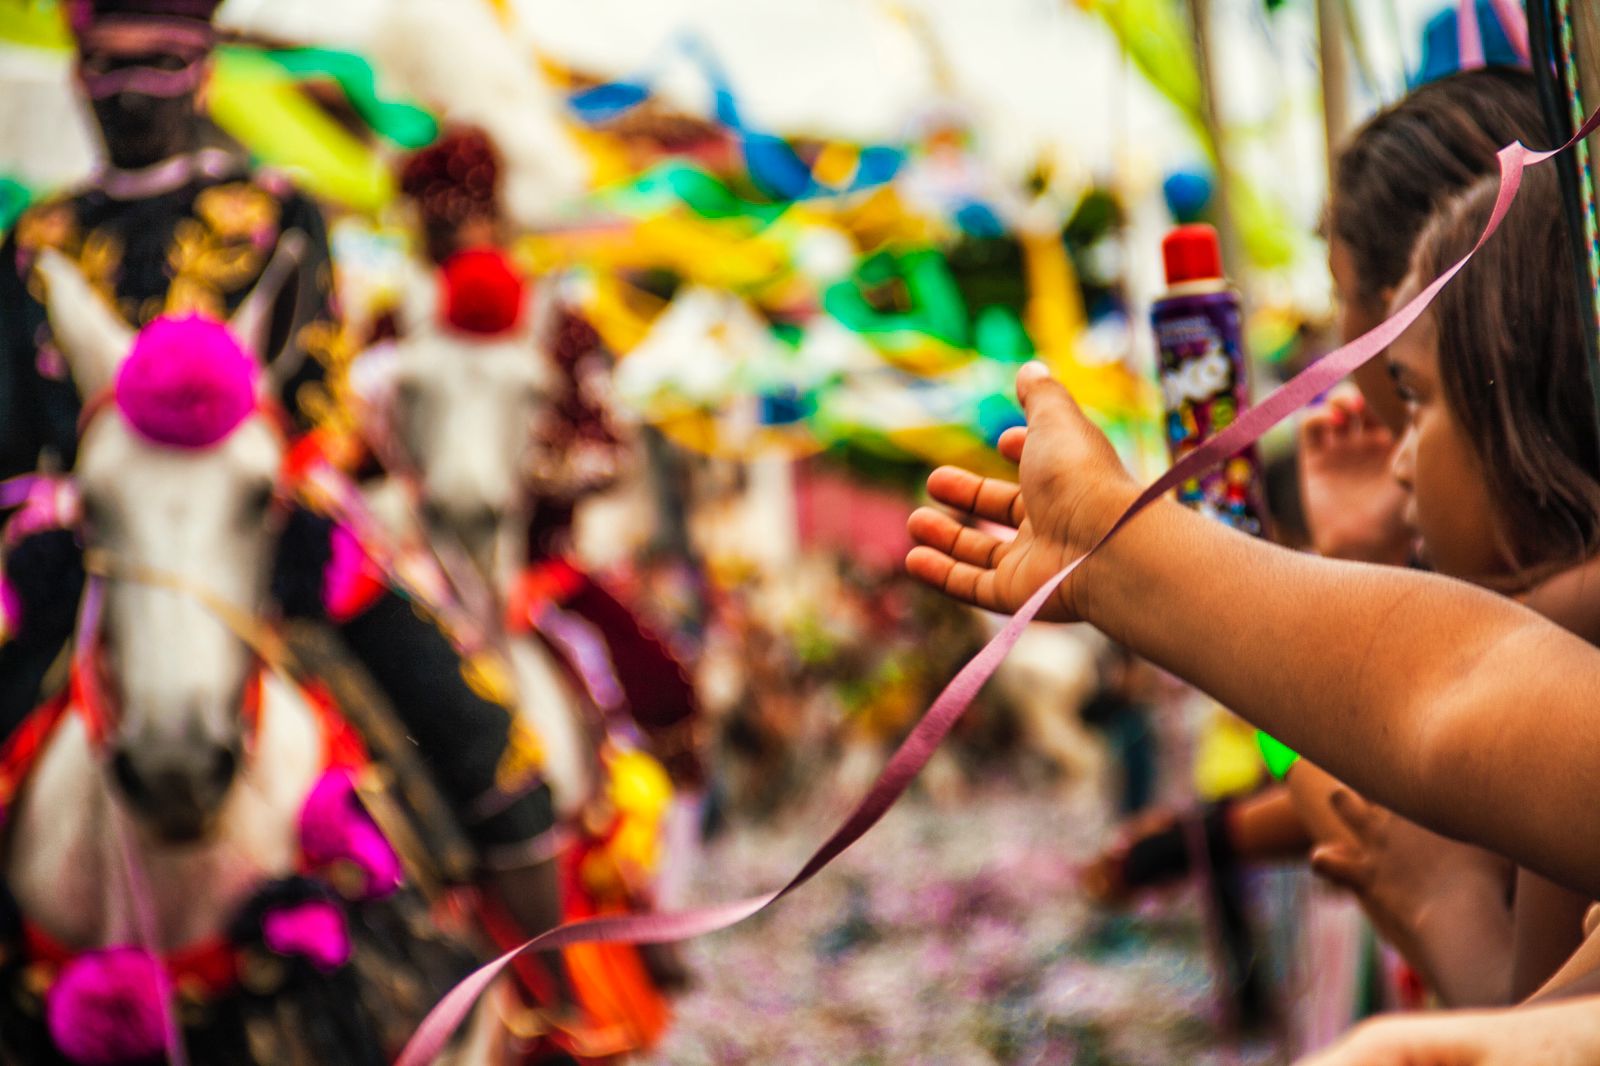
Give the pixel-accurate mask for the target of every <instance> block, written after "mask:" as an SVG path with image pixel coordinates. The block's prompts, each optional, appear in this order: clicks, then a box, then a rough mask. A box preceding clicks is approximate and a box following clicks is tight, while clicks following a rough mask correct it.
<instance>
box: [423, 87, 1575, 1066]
mask: <svg viewBox="0 0 1600 1066" xmlns="http://www.w3.org/2000/svg"><path fill="white" fill-rule="evenodd" d="M1597 127H1600V111H1596V112H1595V114H1593V115H1591V116H1590V117H1589V120H1588V121H1587V122H1585V123H1584V125H1583V128H1582V129H1581V130H1579V131H1578V133H1577V134H1576V135H1575V136H1574V137H1573V138H1572V140H1570V141H1568V142H1567V143H1566V144H1564V145H1562V146H1561V147H1560V148H1556V149H1553V150H1551V151H1546V152H1534V151H1530V150H1528V149H1527V148H1524V147H1523V146H1522V145H1521V144H1509V145H1507V146H1506V147H1504V148H1502V149H1501V150H1500V153H1499V162H1500V191H1499V195H1498V196H1497V197H1496V199H1495V204H1494V211H1493V213H1492V214H1491V215H1490V217H1489V222H1488V225H1486V226H1485V227H1484V230H1483V233H1482V234H1481V235H1480V236H1479V237H1478V241H1477V243H1476V244H1474V245H1473V246H1472V250H1471V251H1470V252H1468V253H1467V254H1466V255H1464V256H1462V257H1461V259H1460V260H1458V261H1457V262H1456V263H1455V264H1454V265H1453V266H1451V267H1450V269H1448V270H1446V271H1445V272H1444V273H1443V274H1441V275H1439V276H1438V277H1437V278H1435V279H1434V281H1433V283H1432V284H1430V285H1429V286H1428V287H1427V288H1425V289H1423V290H1422V291H1421V292H1419V293H1418V294H1417V295H1416V296H1414V297H1412V299H1411V300H1410V301H1409V302H1408V303H1407V304H1406V305H1405V306H1404V307H1402V308H1401V309H1400V310H1399V311H1397V312H1396V313H1395V314H1394V315H1392V316H1391V317H1389V318H1388V319H1387V320H1385V321H1384V322H1382V323H1380V324H1379V325H1378V326H1376V327H1375V328H1373V329H1372V330H1371V331H1370V332H1368V333H1366V334H1364V335H1363V336H1361V337H1358V338H1357V339H1356V340H1354V341H1351V342H1350V343H1349V344H1346V345H1344V346H1343V347H1341V348H1337V349H1335V350H1333V351H1332V352H1329V353H1328V354H1327V355H1325V356H1323V357H1322V358H1321V359H1319V360H1317V361H1316V362H1315V363H1313V364H1311V365H1310V366H1309V367H1307V368H1306V369H1305V370H1303V371H1301V372H1300V373H1299V374H1297V375H1295V377H1294V378H1292V379H1291V380H1289V381H1287V382H1285V383H1284V384H1283V385H1282V386H1280V387H1279V388H1278V389H1276V390H1275V391H1274V392H1273V393H1272V394H1271V395H1270V396H1268V397H1267V398H1266V399H1264V400H1262V401H1261V403H1259V404H1257V405H1255V406H1254V407H1251V408H1249V409H1248V410H1246V411H1244V412H1243V413H1242V414H1241V415H1240V416H1239V419H1238V420H1237V421H1236V422H1234V423H1233V424H1232V425H1230V426H1229V427H1228V428H1227V429H1225V430H1223V431H1222V432H1221V433H1219V434H1217V435H1216V436H1215V437H1213V438H1211V439H1210V440H1209V441H1207V442H1206V443H1205V444H1203V445H1202V446H1200V447H1199V448H1197V449H1196V450H1195V451H1193V452H1191V453H1190V454H1189V455H1187V456H1185V457H1184V458H1183V459H1181V460H1179V461H1178V462H1177V463H1175V464H1173V466H1172V467H1171V468H1170V469H1168V470H1167V472H1166V473H1165V474H1162V475H1161V476H1160V477H1159V478H1157V479H1156V480H1155V481H1154V482H1153V483H1151V484H1150V486H1149V487H1147V488H1146V489H1145V490H1144V491H1143V492H1141V493H1140V494H1139V497H1138V498H1137V499H1136V500H1134V501H1133V503H1132V504H1130V505H1129V507H1128V509H1127V510H1125V511H1124V512H1123V513H1122V515H1121V517H1119V518H1118V519H1117V520H1116V522H1115V523H1114V524H1113V525H1112V526H1111V528H1110V529H1109V530H1107V531H1106V533H1105V535H1104V536H1102V537H1101V538H1100V539H1099V540H1098V541H1097V542H1096V543H1095V544H1094V546H1093V547H1091V548H1090V549H1089V550H1088V551H1087V552H1085V553H1084V554H1083V555H1081V556H1079V557H1078V558H1077V559H1074V560H1073V561H1072V562H1071V563H1070V564H1068V566H1067V567H1066V568H1065V569H1063V570H1062V571H1061V572H1060V573H1058V574H1056V575H1055V576H1054V577H1052V578H1051V579H1050V580H1049V581H1046V582H1045V583H1044V584H1043V585H1042V586H1041V587H1040V588H1039V590H1038V591H1037V592H1035V593H1034V594H1033V595H1032V596H1030V597H1029V598H1028V601H1027V603H1025V604H1023V606H1022V609H1021V610H1019V611H1018V612H1017V613H1016V614H1015V615H1013V616H1012V617H1011V618H1010V619H1009V620H1008V621H1007V622H1006V624H1005V625H1004V626H1003V627H1002V628H1001V630H1000V631H999V632H998V633H996V634H995V636H994V638H993V639H992V640H990V641H989V643H988V644H986V645H984V647H983V649H982V650H980V651H979V652H978V654H977V655H975V656H974V657H973V658H972V660H971V661H970V662H968V663H967V664H966V665H965V666H964V667H962V668H961V671H960V673H958V674H956V676H955V678H954V679H952V680H951V682H950V684H949V685H947V686H946V687H945V689H944V691H943V692H941V693H940V694H939V696H938V698H937V699H935V700H934V701H933V705H932V706H931V707H929V708H928V711H927V713H926V714H925V715H924V716H923V717H922V719H921V721H919V722H918V723H917V725H916V727H915V728H914V729H913V730H912V731H911V734H910V735H909V736H908V737H906V739H905V741H904V742H903V743H902V744H901V745H900V747H899V749H898V750H896V751H895V753H894V755H893V756H892V757H891V758H890V759H889V764H888V765H887V766H886V767H885V768H884V770H883V773H882V774H881V775H880V776H879V777H878V780H877V781H876V782H874V783H873V785H872V787H871V788H870V789H869V790H868V791H867V794H866V796H865V797H864V798H863V799H862V800H861V802H860V804H859V805H858V806H857V807H856V808H855V810H854V811H852V812H851V813H850V816H849V817H848V818H847V819H846V820H845V822H844V824H843V825H841V826H840V827H839V828H838V829H837V830H835V831H834V833H833V835H832V836H830V837H828V839H827V840H826V841H825V842H824V843H823V844H822V846H821V847H820V848H818V849H817V850H816V852H815V853H814V854H813V855H812V856H811V858H810V859H809V860H808V861H807V862H806V864H805V866H804V867H802V868H801V870H800V872H799V873H797V874H795V875H794V877H793V878H791V879H790V880H789V882H788V884H786V885H784V886H783V887H782V888H780V889H778V890H777V891H775V892H769V893H766V894H765V895H760V896H753V897H750V898H748V899H742V900H734V901H732V902H729V903H719V904H712V905H710V906H705V907H696V908H692V909H689V910H684V911H678V912H657V913H653V914H629V915H618V916H611V917H604V918H590V919H586V920H584V921H578V922H572V923H569V924H567V925H562V926H558V927H557V928H555V929H552V930H550V931H549V932H546V933H542V934H540V935H539V936H536V937H534V938H533V939H531V940H529V941H527V942H526V943H524V944H523V945H522V946H521V947H518V948H514V949H513V950H511V951H508V952H506V953H505V954H504V955H501V956H500V957H499V958H497V959H495V960H494V961H492V962H489V963H487V964H486V965H484V966H482V967H480V968H479V969H478V970H477V971H475V972H474V973H473V974H471V975H470V976H469V977H467V978H466V980H464V981H462V982H461V983H460V984H459V985H457V986H456V987H455V988H453V989H451V990H450V992H449V993H448V994H447V995H446V996H445V997H444V999H442V1000H440V1001H439V1003H438V1004H437V1005H436V1006H435V1007H434V1008H433V1010H432V1011H430V1012H429V1013H428V1016H427V1017H426V1018H424V1019H423V1021H422V1024H421V1025H420V1026H419V1027H418V1029H417V1032H416V1034H415V1035H414V1036H413V1037H412V1038H411V1040H410V1042H409V1043H408V1044H407V1045H406V1047H405V1050H404V1051H402V1052H401V1054H400V1058H399V1059H398V1060H397V1061H396V1066H425V1064H426V1063H429V1062H432V1061H433V1059H434V1058H435V1057H436V1056H437V1055H438V1054H439V1052H440V1051H442V1050H443V1049H444V1046H445V1044H446V1043H447V1042H448V1041H449V1039H450V1035H451V1034H452V1033H453V1032H454V1031H455V1030H456V1028H457V1027H458V1026H459V1025H460V1024H461V1022H462V1021H464V1020H465V1019H466V1017H467V1015H468V1013H470V1012H471V1010H472V1006H473V1004H474V1003H475V1002H476V1001H477V999H478V997H479V996H481V995H482V994H483V992H484V991H485V989H487V988H488V987H489V985H490V984H491V983H492V982H493V981H494V979H495V978H496V977H498V976H499V975H500V972H501V971H502V970H504V969H505V968H506V966H507V965H509V964H510V962H511V961H512V960H513V959H514V958H516V957H517V956H518V955H520V954H522V953H523V952H524V951H533V950H537V951H550V950H554V949H557V948H565V947H570V946H572V945H574V944H584V943H618V942H624V943H634V944H657V943H664V942H668V941H675V940H687V939H689V938H691V937H697V936H702V935H704V934H706V933H713V932H716V931H718V930H722V929H726V928H728V927H729V926H732V925H736V924H738V923H739V922H742V921H744V920H745V919H746V918H749V917H750V916H751V915H753V914H756V913H757V912H759V911H762V910H765V909H766V908H767V907H769V906H771V905H772V904H773V903H775V902H777V901H778V900H780V899H782V898H783V897H784V896H787V895H788V894H789V893H791V892H793V891H795V890H796V889H797V888H799V887H800V886H801V885H804V884H805V883H806V882H807V881H809V880H811V879H812V878H813V877H815V876H816V875H817V873H818V872H820V871H821V870H822V868H823V867H825V866H827V865H828V864H829V863H830V862H832V861H833V860H834V859H835V858H837V857H838V856H839V855H840V854H842V853H843V852H844V851H845V849H847V848H849V847H850V846H851V845H852V844H854V843H855V842H856V841H857V840H859V839H861V837H862V836H863V835H864V834H865V833H866V832H867V831H868V830H869V829H871V828H872V827H873V826H874V825H876V824H877V822H878V820H879V819H880V818H882V817H883V815H884V814H885V813H886V812H887V811H888V810H889V808H890V807H891V806H893V805H894V803H895V802H896V801H897V800H899V798H900V797H901V796H902V795H903V794H904V793H905V791H906V789H907V788H908V787H909V786H910V784H911V782H912V780H913V779H914V778H915V777H916V776H917V774H918V773H919V772H920V771H921V770H922V768H923V766H925V765H926V764H927V762H928V760H929V759H930V758H931V757H932V756H933V753H934V751H935V750H936V749H937V748H938V746H939V744H940V743H941V742H942V741H943V740H944V738H945V736H946V735H947V734H948V733H949V732H950V730H951V728H952V727H953V726H954V725H955V723H956V721H957V720H958V719H959V718H960V717H961V715H962V713H963V712H965V711H966V709H967V707H968V705H970V704H971V702H972V700H973V698H974V697H976V696H977V694H978V690H979V689H981V688H982V687H983V685H984V683H985V682H987V681H988V680H989V678H990V676H991V675H993V674H994V672H995V670H996V669H997V668H998V667H999V665H1000V663H1001V661H1002V660H1004V659H1005V657H1006V655H1007V654H1008V653H1010V651H1011V649H1012V647H1013V646H1014V645H1015V644H1016V642H1017V640H1018V639H1019V638H1020V637H1021V636H1022V632H1023V630H1024V629H1025V628H1026V627H1027V625H1028V623H1029V622H1031V621H1033V619H1034V618H1035V617H1036V616H1037V615H1038V613H1039V611H1040V610H1041V609H1043V607H1044V605H1045V603H1046V602H1047V601H1048V600H1049V599H1050V597H1051V596H1052V595H1054V594H1055V591H1056V589H1058V588H1060V587H1061V583H1062V582H1063V581H1065V580H1066V579H1067V578H1068V577H1069V576H1071V574H1072V572H1073V571H1074V570H1076V569H1077V568H1078V567H1079V566H1081V565H1083V562H1084V560H1086V559H1088V558H1089V557H1090V556H1092V555H1093V554H1094V553H1095V552H1097V551H1099V550H1100V548H1101V547H1102V546H1103V545H1104V544H1105V543H1106V541H1108V540H1110V539H1111V538H1112V537H1114V536H1116V535H1117V533H1119V532H1120V531H1121V530H1122V529H1123V527H1125V526H1126V525H1127V524H1128V523H1129V522H1130V521H1132V520H1133V518H1134V517H1135V516H1136V515H1138V514H1139V512H1140V511H1143V510H1144V509H1145V508H1146V507H1148V506H1149V505H1150V504H1151V503H1153V502H1155V501H1156V500H1158V499H1160V498H1161V497H1162V496H1164V495H1166V494H1167V493H1168V492H1170V491H1171V490H1172V489H1174V488H1176V487H1177V486H1178V485H1179V484H1180V483H1182V482H1183V481H1185V480H1187V479H1189V478H1191V477H1194V476H1195V475H1197V474H1200V473H1203V472H1204V471H1205V470H1207V469H1209V468H1210V467H1212V466H1214V465H1215V464H1217V463H1219V462H1221V461H1222V460H1224V459H1226V458H1228V457H1229V456H1231V455H1234V454H1236V453H1238V452H1239V450H1240V449H1242V448H1244V447H1246V446H1247V445H1249V444H1251V443H1253V442H1254V441H1256V440H1257V439H1259V438H1260V437H1261V435H1262V434H1263V433H1265V432H1266V431H1267V430H1269V429H1271V428H1272V427H1273V426H1275V425H1277V424H1278V423H1279V422H1281V421H1283V420H1284V419H1285V418H1287V417H1288V416H1289V415H1291V414H1293V413H1294V412H1295V411H1297V410H1299V409H1300V408H1302V407H1304V406H1306V405H1307V404H1308V403H1310V402H1311V401H1313V400H1314V399H1316V398H1317V397H1318V396H1320V395H1321V394H1322V393H1324V392H1326V391H1327V390H1328V389H1330V388H1332V387H1333V386H1334V385H1335V384H1336V383H1338V382H1339V381H1341V380H1342V379H1343V378H1345V377H1346V376H1348V375H1349V373H1350V372H1351V371H1352V370H1354V369H1356V368H1357V367H1359V366H1361V364H1363V363H1365V362H1367V360H1369V359H1371V358H1373V357H1374V356H1376V355H1377V354H1378V353H1380V352H1382V351H1383V350H1384V349H1386V348H1388V347H1389V345H1391V344H1393V343H1394V341H1395V340H1396V339H1397V338H1398V337H1399V336H1400V335H1401V334H1402V333H1404V332H1405V331H1406V330H1407V329H1408V328H1410V326H1411V325H1412V323H1414V322H1416V320H1417V319H1418V318H1419V317H1421V315H1422V313H1423V312H1424V311H1425V310H1427V308H1428V305H1429V304H1431V303H1432V302H1433V300H1434V298H1435V297H1437V296H1438V295H1439V292H1440V291H1441V290H1442V289H1443V288H1444V287H1445V286H1446V285H1448V284H1449V283H1450V282H1451V281H1452V280H1453V279H1454V278H1455V276H1456V275H1457V274H1459V273H1460V272H1461V270H1462V268H1463V267H1465V266H1466V265H1467V263H1468V262H1469V261H1470V260H1471V259H1472V257H1473V256H1474V255H1476V254H1477V253H1478V250H1479V249H1480V248H1482V247H1483V245H1484V243H1485V242H1486V241H1488V240H1489V238H1490V237H1491V236H1492V235H1493V234H1494V232H1495V231H1496V230H1497V229H1499V228H1500V223H1501V222H1502V221H1504V219H1505V216H1506V212H1507V211H1509V210H1510V208H1511V204H1512V201H1513V200H1515V199H1516V196H1517V190H1518V189H1519V188H1521V186H1522V172H1523V171H1524V170H1525V169H1526V168H1528V167H1530V166H1534V165H1537V164H1539V163H1542V162H1544V161H1545V160H1547V159H1549V158H1551V157H1552V156H1555V155H1558V154H1560V153H1561V152H1564V151H1566V150H1567V149H1568V148H1570V147H1572V145H1574V144H1576V143H1577V142H1578V141H1579V140H1581V139H1582V138H1584V137H1586V136H1588V135H1589V134H1590V133H1592V132H1593V131H1594V130H1595V129H1596V128H1597Z"/></svg>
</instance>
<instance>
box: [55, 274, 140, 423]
mask: <svg viewBox="0 0 1600 1066" xmlns="http://www.w3.org/2000/svg"><path fill="white" fill-rule="evenodd" d="M38 270H39V274H40V276H41V277H43V278H44V283H45V310H46V312H47V313H48V314H49V316H50V331H51V333H52V334H53V335H54V337H55V343H56V347H57V348H58V349H60V351H61V354H62V356H64V357H65V358H66V360H67V365H68V366H69V367H71V368H72V380H73V381H74V382H75V383H76V384H77V386H78V392H79V393H80V394H82V395H83V396H84V397H89V396H93V395H95V394H96V393H99V392H101V391H102V390H104V389H106V388H108V387H109V386H110V385H111V381H112V379H113V378H114V377H115V375H116V372H117V367H119V366H121V365H122V360H123V359H124V358H125V357H126V356H127V354H128V352H129V350H130V349H132V347H133V337H134V331H133V327H131V326H129V325H128V323H126V322H125V321H123V320H122V317H121V316H120V315H118V314H117V312H116V311H114V310H113V309H112V308H111V305H110V304H108V303H106V301H105V299H104V298H102V297H101V295H100V294H99V293H98V292H96V291H95V290H94V288H93V287H92V286H91V285H90V284H89V282H88V279H86V278H85V277H84V276H83V272H82V271H81V270H79V269H78V266H77V264H76V263H74V262H73V261H72V260H71V259H68V258H67V257H66V256H65V255H63V254H62V253H61V252H59V251H57V250H56V249H54V248H46V249H45V250H44V251H43V252H41V253H40V254H39V265H38Z"/></svg>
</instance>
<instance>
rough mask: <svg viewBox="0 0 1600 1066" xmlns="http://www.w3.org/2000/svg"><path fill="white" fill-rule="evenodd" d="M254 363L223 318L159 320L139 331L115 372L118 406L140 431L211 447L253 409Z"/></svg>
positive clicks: (162, 440)
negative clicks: (221, 321) (224, 323)
mask: <svg viewBox="0 0 1600 1066" xmlns="http://www.w3.org/2000/svg"><path fill="white" fill-rule="evenodd" d="M258 374H259V367H258V366H257V364H256V361H255V359H254V358H252V357H251V356H250V353H248V352H246V351H245V350H244V348H243V347H241V346H240V344H239V342H238V341H237V340H236V339H235V338H234V336H233V334H232V333H230V332H229V331H228V328H227V327H226V326H224V325H223V324H222V323H220V322H217V321H214V320H212V319H209V318H205V317H202V316H200V315H185V316H182V317H170V316H167V317H162V318H158V319H156V320H155V321H153V322H151V323H150V324H149V325H147V326H145V327H144V329H142V330H140V331H139V336H138V337H137V338H136V339H135V340H134V342H133V351H131V352H129V353H128V358H127V359H125V360H123V363H122V367H121V369H120V370H118V371H117V384H116V399H117V408H118V409H119V410H120V411H121V412H122V417H123V418H125V419H126V420H127V422H128V424H129V425H131V426H132V427H133V428H134V429H135V430H137V431H138V432H139V434H140V435H141V436H143V437H145V438H146V439H148V440H151V441H154V442H155V443H157V444H165V445H168V446H170V447H174V448H209V447H210V446H211V445H213V444H215V443H217V442H218V441H220V440H222V439H223V438H224V437H226V436H227V435H228V434H230V433H232V432H233V431H234V430H235V429H237V428H238V426H239V424H240V423H241V422H243V421H244V420H245V419H247V418H249V417H250V414H251V412H253V411H254V410H255V409H256V378H257V376H258Z"/></svg>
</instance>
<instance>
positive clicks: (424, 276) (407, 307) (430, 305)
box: [395, 256, 439, 337]
mask: <svg viewBox="0 0 1600 1066" xmlns="http://www.w3.org/2000/svg"><path fill="white" fill-rule="evenodd" d="M399 281H400V293H399V305H398V306H397V307H396V308H395V311H396V312H397V314H398V316H399V319H400V335H401V336H402V337H415V336H418V335H420V334H424V333H428V332H431V331H433V330H436V329H437V328H438V324H439V278H438V275H437V274H436V273H435V272H434V271H432V270H430V269H428V268H427V267H425V266H423V265H422V264H421V263H419V262H418V261H417V260H415V259H413V258H411V257H410V256H407V257H406V258H405V260H404V262H403V263H402V264H401V267H400V278H399Z"/></svg>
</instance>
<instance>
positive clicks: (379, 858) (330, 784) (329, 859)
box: [300, 769, 405, 899]
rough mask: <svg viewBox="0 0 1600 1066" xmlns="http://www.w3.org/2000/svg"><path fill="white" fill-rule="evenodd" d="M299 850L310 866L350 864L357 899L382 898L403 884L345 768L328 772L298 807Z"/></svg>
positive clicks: (400, 872)
mask: <svg viewBox="0 0 1600 1066" xmlns="http://www.w3.org/2000/svg"><path fill="white" fill-rule="evenodd" d="M300 850H301V851H302V852H303V853H304V854H305V858H306V862H308V863H309V864H311V865H312V866H313V867H328V866H333V865H335V864H337V863H348V864H349V865H350V866H352V867H354V868H355V869H356V870H359V871H360V872H361V875H362V885H361V891H360V894H359V898H360V899H381V898H383V897H384V896H387V895H389V894H390V893H392V892H394V890H395V889H397V888H399V887H400V883H401V882H402V881H403V880H404V877H405V872H404V870H403V869H402V867H401V865H400V856H398V855H396V854H395V851H394V848H392V847H390V846H389V842H388V840H386V839H384V836H383V832H382V831H381V830H380V829H379V828H378V826H377V823H375V822H374V821H373V820H372V816H371V815H369V814H367V812H366V809H365V808H364V807H362V806H361V801H360V800H359V799H357V798H356V794H355V783H354V782H353V781H352V780H351V778H350V773H349V771H347V770H338V769H335V770H329V771H328V772H327V773H325V774H323V775H322V778H321V779H320V780H319V781H318V782H317V783H316V786H315V787H313V788H312V790H311V794H310V795H309V796H307V797H306V802H305V805H304V806H303V807H301V808H300Z"/></svg>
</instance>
